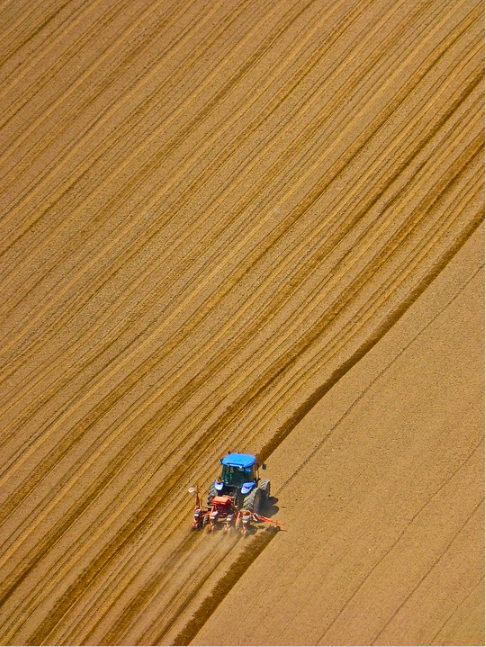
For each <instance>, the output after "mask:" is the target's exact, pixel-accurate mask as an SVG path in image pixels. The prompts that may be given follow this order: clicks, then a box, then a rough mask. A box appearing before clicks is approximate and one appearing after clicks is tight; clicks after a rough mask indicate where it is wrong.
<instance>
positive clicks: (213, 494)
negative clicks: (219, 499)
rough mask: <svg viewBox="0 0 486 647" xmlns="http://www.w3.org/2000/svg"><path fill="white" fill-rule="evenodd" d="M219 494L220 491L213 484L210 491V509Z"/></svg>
mask: <svg viewBox="0 0 486 647" xmlns="http://www.w3.org/2000/svg"><path fill="white" fill-rule="evenodd" d="M217 494H218V491H217V490H216V486H215V485H214V483H211V485H210V487H209V491H208V507H209V506H210V505H211V503H212V502H213V499H214V497H215V496H216V495H217Z"/></svg>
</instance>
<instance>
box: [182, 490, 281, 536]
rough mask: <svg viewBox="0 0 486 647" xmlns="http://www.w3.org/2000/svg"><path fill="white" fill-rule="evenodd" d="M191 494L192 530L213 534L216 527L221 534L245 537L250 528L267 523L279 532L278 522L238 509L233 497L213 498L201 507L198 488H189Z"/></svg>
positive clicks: (250, 511) (279, 524)
mask: <svg viewBox="0 0 486 647" xmlns="http://www.w3.org/2000/svg"><path fill="white" fill-rule="evenodd" d="M189 492H191V493H195V494H196V506H195V508H194V519H193V522H192V529H193V530H203V529H205V530H206V532H213V531H214V530H215V528H216V527H218V526H220V527H222V530H223V532H225V533H229V532H236V533H239V534H241V535H242V536H245V535H246V533H247V532H248V529H249V527H250V526H253V527H255V524H258V525H259V524H262V523H269V524H272V525H273V526H274V527H275V530H279V529H280V526H281V525H282V524H281V523H280V522H278V521H274V520H273V519H269V518H268V517H263V516H262V515H260V514H257V513H256V512H254V511H252V510H245V509H238V507H237V505H236V503H235V499H234V497H232V496H230V495H228V494H226V495H223V496H215V497H213V499H212V501H211V504H210V505H208V506H202V505H201V499H200V496H199V489H198V488H191V489H190V490H189Z"/></svg>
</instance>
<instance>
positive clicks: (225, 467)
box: [214, 454, 264, 496]
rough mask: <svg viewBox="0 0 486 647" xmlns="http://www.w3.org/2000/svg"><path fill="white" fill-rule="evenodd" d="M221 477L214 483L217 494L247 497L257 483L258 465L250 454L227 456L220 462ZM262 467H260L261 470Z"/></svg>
mask: <svg viewBox="0 0 486 647" xmlns="http://www.w3.org/2000/svg"><path fill="white" fill-rule="evenodd" d="M221 465H222V469H221V476H219V477H218V478H217V479H216V481H215V482H214V488H215V490H216V493H217V494H223V493H225V494H226V493H228V494H232V495H233V496H236V495H237V494H238V493H241V494H242V495H243V496H245V495H247V494H248V493H249V492H251V490H252V489H253V488H254V487H255V485H256V484H257V483H258V481H259V480H260V479H259V474H258V467H259V466H258V464H257V462H256V458H255V456H251V455H250V454H228V455H227V456H225V457H224V458H223V459H222V460H221ZM263 467H264V466H262V468H263Z"/></svg>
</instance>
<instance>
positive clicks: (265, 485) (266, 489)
mask: <svg viewBox="0 0 486 647" xmlns="http://www.w3.org/2000/svg"><path fill="white" fill-rule="evenodd" d="M258 489H259V490H260V492H261V493H262V494H261V509H262V510H264V509H265V508H266V507H267V505H268V500H269V498H270V481H262V482H261V483H260V486H259V488H258Z"/></svg>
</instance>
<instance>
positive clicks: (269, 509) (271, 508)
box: [261, 496, 279, 519]
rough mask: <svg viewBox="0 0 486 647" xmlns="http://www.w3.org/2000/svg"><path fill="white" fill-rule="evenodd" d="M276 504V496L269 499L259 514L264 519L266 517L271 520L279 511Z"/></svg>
mask: <svg viewBox="0 0 486 647" xmlns="http://www.w3.org/2000/svg"><path fill="white" fill-rule="evenodd" d="M277 503H278V498H277V497H276V496H271V497H269V498H268V501H267V502H266V504H265V506H264V507H263V508H262V511H261V513H262V514H263V515H264V516H265V517H268V518H269V519H271V518H272V517H273V516H274V515H276V514H277V513H278V511H279V507H278V505H277Z"/></svg>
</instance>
